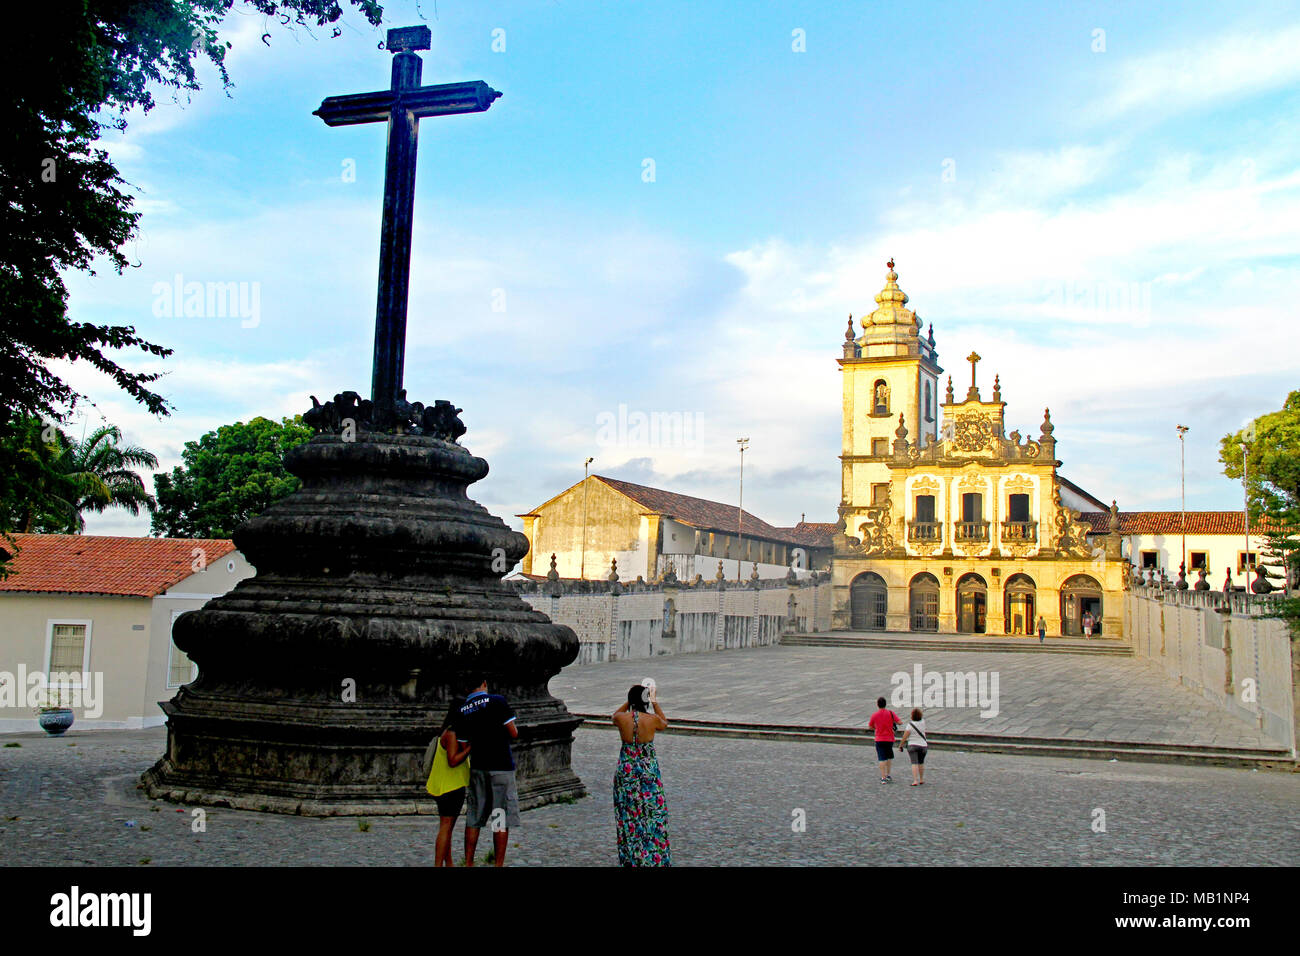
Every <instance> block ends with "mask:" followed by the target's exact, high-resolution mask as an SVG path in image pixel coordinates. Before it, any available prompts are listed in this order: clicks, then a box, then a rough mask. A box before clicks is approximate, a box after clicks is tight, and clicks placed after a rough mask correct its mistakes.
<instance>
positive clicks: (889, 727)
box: [867, 697, 930, 787]
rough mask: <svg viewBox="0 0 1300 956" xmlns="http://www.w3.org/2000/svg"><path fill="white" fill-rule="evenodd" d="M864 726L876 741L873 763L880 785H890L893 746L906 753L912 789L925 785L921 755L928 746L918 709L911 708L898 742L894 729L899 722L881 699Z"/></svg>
mask: <svg viewBox="0 0 1300 956" xmlns="http://www.w3.org/2000/svg"><path fill="white" fill-rule="evenodd" d="M867 723H868V724H869V725H870V726H871V731H872V733H873V734H874V735H875V738H876V761H877V763H878V764H879V765H880V782H881V783H892V782H893V779H894V778H893V777H892V776H890V773H889V770H890V766H891V764H892V763H893V760H894V744H895V743H899V748H900V749H902V750H904V751H906V753H907V757H908V759H909V760H910V761H911V762H912V786H914V787H919V786H921V785H922V784H923V783H925V755H926V753H927V751H928V750H929V748H930V742H929V740H927V739H926V736H925V715H924V714H922V713H921V709H920V708H919V707H916V708H913V710H912V715H911V719H910V720H909V721H908V722H907V727H906V729H904V731H903V739H902V741H901V742H899V741H898V738H897V736H896V734H897V729H898V726H899V724H900V723H901V720H900V718H899V716H898V715H897V714H896V713H894V712H893V711H892V710H890V709H889V708H888V707H886V706H885V698H883V697H878V698H876V712H875V713H874V714H872V715H871V718H870V720H868V721H867Z"/></svg>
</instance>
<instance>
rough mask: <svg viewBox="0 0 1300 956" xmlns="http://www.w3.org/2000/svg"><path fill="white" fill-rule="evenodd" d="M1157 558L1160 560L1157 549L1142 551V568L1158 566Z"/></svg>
mask: <svg viewBox="0 0 1300 956" xmlns="http://www.w3.org/2000/svg"><path fill="white" fill-rule="evenodd" d="M1159 560H1160V552H1159V551H1143V552H1142V567H1144V568H1156V567H1159V566H1160V565H1159V563H1158V562H1159Z"/></svg>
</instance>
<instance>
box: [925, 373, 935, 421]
mask: <svg viewBox="0 0 1300 956" xmlns="http://www.w3.org/2000/svg"><path fill="white" fill-rule="evenodd" d="M925 420H926V421H927V422H932V421H934V409H933V408H932V407H931V405H930V383H929V382H926V383H925Z"/></svg>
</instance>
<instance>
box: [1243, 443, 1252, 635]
mask: <svg viewBox="0 0 1300 956" xmlns="http://www.w3.org/2000/svg"><path fill="white" fill-rule="evenodd" d="M1251 426H1252V427H1251V431H1252V432H1253V431H1254V427H1253V426H1254V422H1251ZM1249 451H1250V446H1249V445H1247V444H1246V443H1245V442H1244V441H1243V442H1242V443H1241V508H1242V517H1243V518H1245V519H1246V560H1245V562H1244V564H1245V566H1246V610H1250V568H1251V560H1250V455H1249Z"/></svg>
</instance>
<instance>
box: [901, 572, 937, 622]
mask: <svg viewBox="0 0 1300 956" xmlns="http://www.w3.org/2000/svg"><path fill="white" fill-rule="evenodd" d="M908 604H909V606H910V607H911V610H912V630H914V631H937V630H939V579H938V578H936V577H935V576H934V575H933V574H930V573H928V572H922V573H921V574H918V575H917V576H916V577H914V578H912V584H911V586H910V587H909V588H908Z"/></svg>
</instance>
